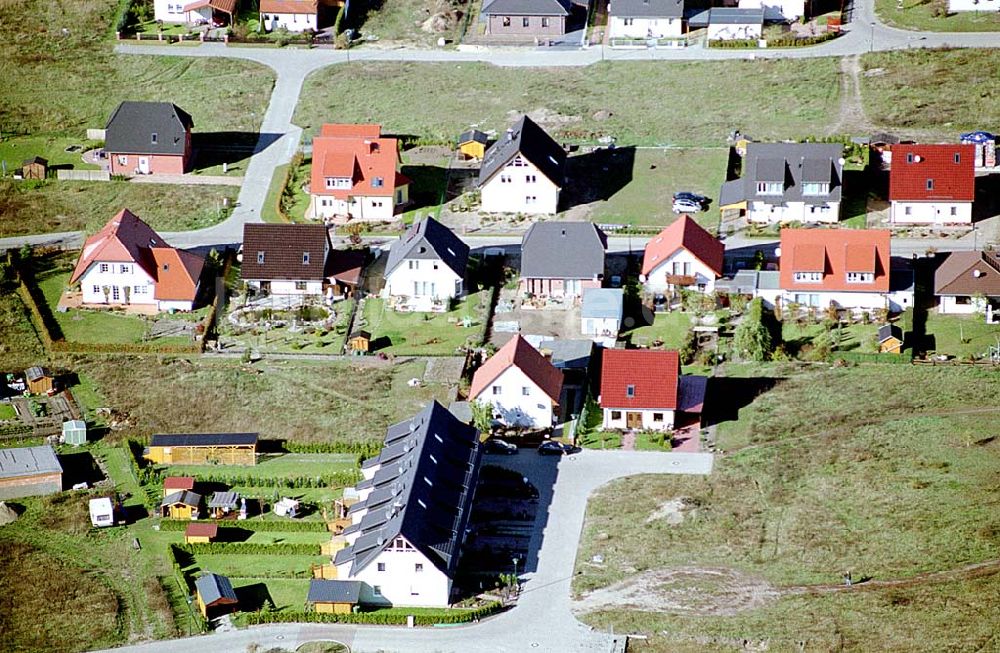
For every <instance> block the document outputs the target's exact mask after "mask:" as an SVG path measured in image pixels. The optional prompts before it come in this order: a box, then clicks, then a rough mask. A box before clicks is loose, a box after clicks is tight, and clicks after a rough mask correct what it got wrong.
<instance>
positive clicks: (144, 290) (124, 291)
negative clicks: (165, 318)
mask: <svg viewBox="0 0 1000 653" xmlns="http://www.w3.org/2000/svg"><path fill="white" fill-rule="evenodd" d="M204 266H205V259H203V258H202V257H200V256H198V255H196V254H192V253H191V252H187V251H184V250H181V249H176V248H173V247H171V246H170V245H168V244H167V243H166V242H164V240H163V239H162V238H160V235H159V234H157V233H156V232H155V231H153V229H152V228H151V227H150V226H149V225H147V224H146V223H145V222H143V221H142V220H140V219H139V218H138V217H137V216H136V215H135V214H134V213H132V212H131V211H129V210H128V209H122V210H121V211H120V212H119V213H118V214H117V215H116V216H115V217H113V218H112V219H111V220H110V221H109V222H108V223H107V224H106V225H104V227H103V228H102V229H101V230H100V231H98V232H97V233H96V234H94V235H93V236H91V237H90V238H88V239H87V241H86V242H85V243H84V244H83V252H82V253H81V254H80V258H79V260H77V263H76V267H75V268H74V269H73V274H72V276H70V283H71V284H79V285H80V294H81V298H82V301H83V305H84V306H100V305H119V306H125V305H132V306H139V307H148V308H152V309H155V310H158V311H190V310H191V309H192V308H193V307H194V302H195V298H196V297H197V296H198V289H199V288H200V284H201V273H202V270H203V268H204Z"/></svg>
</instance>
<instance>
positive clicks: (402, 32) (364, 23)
mask: <svg viewBox="0 0 1000 653" xmlns="http://www.w3.org/2000/svg"><path fill="white" fill-rule="evenodd" d="M473 4H475V3H474V2H471V0H455V1H454V2H443V1H441V0H385V1H384V2H380V3H378V4H377V5H373V6H372V7H371V9H369V10H368V11H367V13H363V12H364V9H362V10H361V11H357V10H355V11H353V12H352V15H351V16H349V17H348V18H347V19H346V20H345V21H344V27H345V28H353V29H355V30H359V31H360V32H361V33H362V34H364V35H365V36H368V35H373V36H377V37H378V39H379V41H382V42H384V41H398V42H402V43H410V44H418V45H432V44H434V43H436V42H437V40H438V38H439V37H442V36H443V37H445V38H448V39H454V38H455V37H456V35H457V34H456V33H457V30H458V28H459V27H460V25H461V21H459V22H458V23H457V24H456V25H455V28H454V29H451V30H448V31H446V32H440V33H439V32H425V31H424V30H422V29H421V28H420V25H421V23H423V21H425V20H427V19H428V18H429V17H430V16H431V15H432V14H434V13H437V12H440V11H444V10H449V9H458V10H460V11H461V12H462V15H463V19H464V15H465V13H466V12H467V11H469V10H470V9H472V5H473Z"/></svg>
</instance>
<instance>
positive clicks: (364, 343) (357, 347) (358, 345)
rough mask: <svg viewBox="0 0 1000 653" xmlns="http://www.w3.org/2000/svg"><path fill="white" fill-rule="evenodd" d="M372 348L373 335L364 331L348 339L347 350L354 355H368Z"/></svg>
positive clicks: (359, 331) (360, 330)
mask: <svg viewBox="0 0 1000 653" xmlns="http://www.w3.org/2000/svg"><path fill="white" fill-rule="evenodd" d="M371 346H372V334H371V333H370V332H368V331H365V330H364V329H359V330H358V331H355V332H354V333H352V334H351V335H350V336H349V337H348V338H347V350H348V351H349V352H351V353H352V354H367V353H368V352H369V351H370V349H371Z"/></svg>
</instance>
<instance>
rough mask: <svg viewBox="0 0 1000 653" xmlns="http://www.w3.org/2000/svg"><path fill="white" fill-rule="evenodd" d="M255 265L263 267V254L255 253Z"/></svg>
mask: <svg viewBox="0 0 1000 653" xmlns="http://www.w3.org/2000/svg"><path fill="white" fill-rule="evenodd" d="M257 265H264V252H257Z"/></svg>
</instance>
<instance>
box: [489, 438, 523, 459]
mask: <svg viewBox="0 0 1000 653" xmlns="http://www.w3.org/2000/svg"><path fill="white" fill-rule="evenodd" d="M484 446H485V447H486V453H496V454H501V455H504V456H511V455H513V454H516V453H517V445H516V444H512V443H510V442H507V441H506V440H501V439H500V438H490V439H489V440H487V441H486V444H485V445H484Z"/></svg>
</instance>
